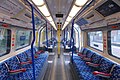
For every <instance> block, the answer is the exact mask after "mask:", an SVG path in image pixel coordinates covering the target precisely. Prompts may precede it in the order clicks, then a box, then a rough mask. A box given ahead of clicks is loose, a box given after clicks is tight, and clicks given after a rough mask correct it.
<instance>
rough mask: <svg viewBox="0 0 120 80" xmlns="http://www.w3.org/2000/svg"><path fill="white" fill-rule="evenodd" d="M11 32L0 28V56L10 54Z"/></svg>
mask: <svg viewBox="0 0 120 80" xmlns="http://www.w3.org/2000/svg"><path fill="white" fill-rule="evenodd" d="M10 35H11V31H10V30H8V29H3V28H0V56H3V55H5V54H7V53H9V52H10V45H11V37H10Z"/></svg>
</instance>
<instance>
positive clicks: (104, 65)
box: [99, 58, 114, 73]
mask: <svg viewBox="0 0 120 80" xmlns="http://www.w3.org/2000/svg"><path fill="white" fill-rule="evenodd" d="M113 65H114V63H113V62H111V61H109V60H108V59H105V58H102V61H101V64H100V66H99V71H101V72H105V73H110V71H111V69H112V67H113Z"/></svg>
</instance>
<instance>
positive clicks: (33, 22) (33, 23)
mask: <svg viewBox="0 0 120 80" xmlns="http://www.w3.org/2000/svg"><path fill="white" fill-rule="evenodd" d="M30 6H31V9H32V25H33V41H32V44H31V52H32V54H31V55H32V66H33V79H34V80H36V79H35V65H34V52H33V46H34V42H35V20H34V8H33V6H32V5H30Z"/></svg>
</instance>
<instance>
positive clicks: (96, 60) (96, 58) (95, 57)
mask: <svg viewBox="0 0 120 80" xmlns="http://www.w3.org/2000/svg"><path fill="white" fill-rule="evenodd" d="M102 58H103V57H102V56H100V55H98V54H96V53H95V54H94V56H92V63H95V64H99V63H100V61H101V59H102Z"/></svg>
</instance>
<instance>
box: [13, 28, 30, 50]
mask: <svg viewBox="0 0 120 80" xmlns="http://www.w3.org/2000/svg"><path fill="white" fill-rule="evenodd" d="M20 30H21V31H22V29H20ZM23 31H25V30H23ZM28 31H30V35H32V31H31V30H28ZM31 38H32V36H29V44H28V45H24V46H21V47H19V48H15V50H16V51H17V50H20V49H22V48H25V47H27V46H30V43H31ZM16 41H17V39H16ZM16 41H15V42H16ZM15 47H16V43H15Z"/></svg>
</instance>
